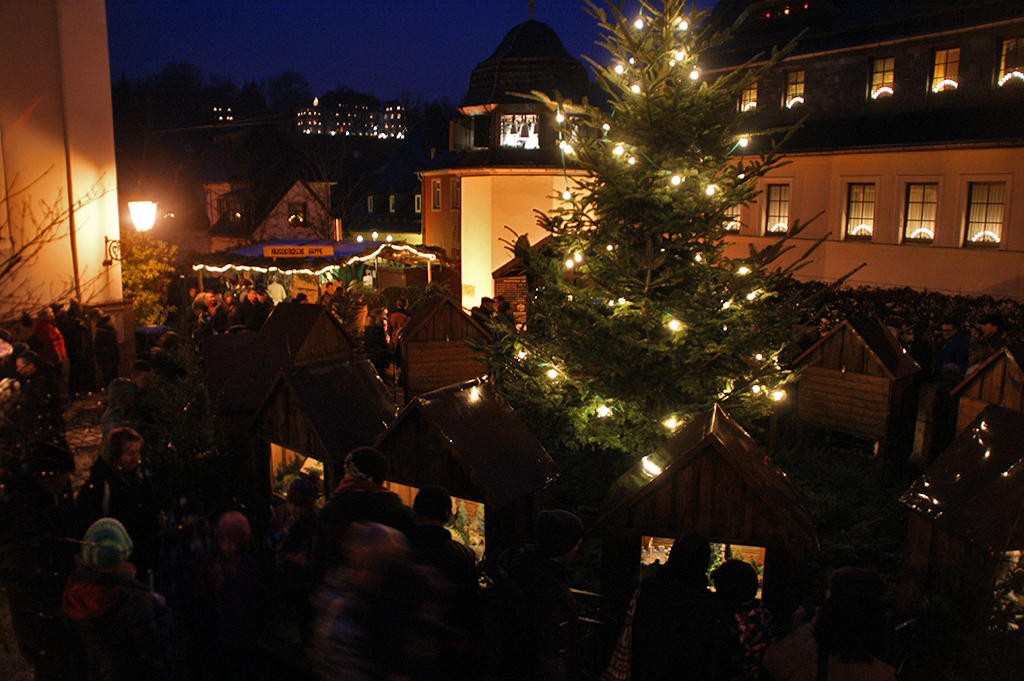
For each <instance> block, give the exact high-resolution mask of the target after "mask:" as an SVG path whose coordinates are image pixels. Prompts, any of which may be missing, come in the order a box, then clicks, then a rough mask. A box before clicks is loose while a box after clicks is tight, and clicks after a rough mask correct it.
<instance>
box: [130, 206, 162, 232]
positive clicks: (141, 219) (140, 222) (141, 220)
mask: <svg viewBox="0 0 1024 681" xmlns="http://www.w3.org/2000/svg"><path fill="white" fill-rule="evenodd" d="M128 212H129V213H131V215H132V224H133V225H135V231H137V232H148V231H149V230H151V229H153V223H154V222H155V221H156V201H130V202H129V203H128Z"/></svg>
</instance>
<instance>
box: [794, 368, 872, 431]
mask: <svg viewBox="0 0 1024 681" xmlns="http://www.w3.org/2000/svg"><path fill="white" fill-rule="evenodd" d="M891 386H892V382H891V381H890V380H889V379H888V378H884V377H881V376H875V375H868V374H858V373H853V372H851V371H846V372H845V373H844V372H842V371H839V370H835V369H826V368H822V367H817V366H810V367H807V368H806V369H804V370H803V371H802V372H801V373H800V388H799V390H798V392H797V417H798V418H799V419H801V420H802V421H804V422H806V423H811V424H814V425H819V426H824V427H826V428H833V429H835V430H839V431H842V432H845V433H852V434H854V435H860V436H862V437H866V438H869V439H875V440H877V439H883V438H885V437H886V435H887V429H888V423H889V408H890V399H891Z"/></svg>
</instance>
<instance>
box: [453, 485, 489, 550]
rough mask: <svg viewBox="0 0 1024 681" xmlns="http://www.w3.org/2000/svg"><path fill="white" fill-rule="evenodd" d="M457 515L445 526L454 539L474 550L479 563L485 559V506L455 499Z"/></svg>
mask: <svg viewBox="0 0 1024 681" xmlns="http://www.w3.org/2000/svg"><path fill="white" fill-rule="evenodd" d="M452 502H453V503H454V505H455V509H454V511H455V513H454V514H453V515H452V519H451V521H450V522H449V523H448V524H447V525H445V527H447V528H448V530H449V531H450V532H451V533H452V537H453V538H454V539H457V540H459V541H460V542H462V543H463V544H465V545H466V546H468V547H469V548H471V549H473V552H474V553H475V554H476V559H477V560H478V561H480V560H483V557H484V505H483V504H480V503H477V502H475V501H468V500H466V499H459V498H458V497H453V498H452Z"/></svg>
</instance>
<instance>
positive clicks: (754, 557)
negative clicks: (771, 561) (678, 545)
mask: <svg viewBox="0 0 1024 681" xmlns="http://www.w3.org/2000/svg"><path fill="white" fill-rule="evenodd" d="M674 541H675V539H666V538H665V537H646V536H645V537H641V538H640V546H641V552H640V565H641V566H643V567H647V568H651V567H652V566H654V565H664V564H665V561H666V560H668V554H669V552H670V551H671V550H672V543H673V542H674ZM765 553H766V549H765V548H764V547H763V546H745V545H742V544H717V543H714V542H712V543H711V564H710V565H709V566H708V575H710V574H711V572H712V571H713V570H714V569H715V568H716V567H718V566H719V565H721V564H722V563H724V562H725V561H726V560H727V559H730V558H732V559H737V560H742V561H744V562H746V563H749V564H750V565H752V566H753V567H754V569H755V570H757V581H758V584H759V586H758V589H757V598H760V597H761V587H760V585H761V584H763V583H764V557H765Z"/></svg>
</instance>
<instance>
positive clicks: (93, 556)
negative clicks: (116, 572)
mask: <svg viewBox="0 0 1024 681" xmlns="http://www.w3.org/2000/svg"><path fill="white" fill-rule="evenodd" d="M130 555H132V538H131V537H129V536H128V531H127V530H126V529H124V525H122V524H121V523H119V522H118V521H117V520H114V519H113V518H100V519H99V520H97V521H96V522H94V523H93V524H92V525H90V526H89V529H88V530H86V532H85V539H83V540H82V559H83V560H84V561H85V563H86V565H90V566H92V567H95V568H101V569H103V568H112V567H116V566H117V565H118V564H120V563H123V562H124V561H126V560H128V556H130Z"/></svg>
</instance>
